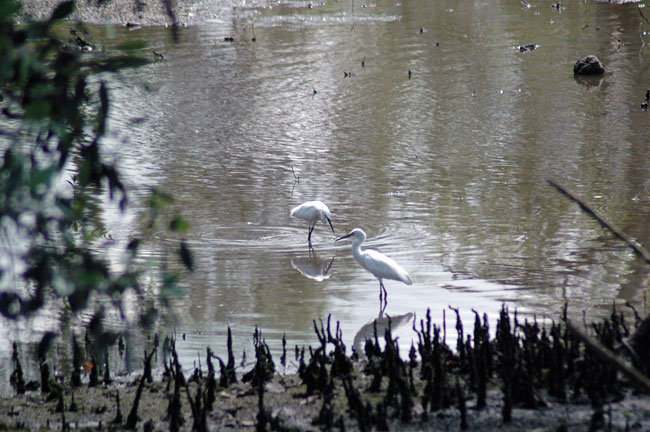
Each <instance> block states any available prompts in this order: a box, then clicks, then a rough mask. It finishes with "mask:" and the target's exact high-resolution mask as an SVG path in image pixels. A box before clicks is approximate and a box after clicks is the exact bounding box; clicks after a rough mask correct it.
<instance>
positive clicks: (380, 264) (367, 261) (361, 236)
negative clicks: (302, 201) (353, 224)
mask: <svg viewBox="0 0 650 432" xmlns="http://www.w3.org/2000/svg"><path fill="white" fill-rule="evenodd" d="M348 237H354V241H353V242H352V255H353V256H354V259H355V260H356V261H357V262H358V263H359V265H360V266H361V267H363V268H364V269H366V270H368V271H369V272H370V273H372V274H373V276H374V277H376V278H377V279H379V301H380V303H381V301H382V298H383V302H384V303H383V306H384V307H385V305H386V303H387V298H388V293H386V288H385V287H384V282H383V281H382V279H392V280H396V281H400V282H404V283H405V284H406V285H411V284H412V283H413V280H412V279H411V277H410V276H409V275H408V273H407V272H406V270H404V269H403V268H402V266H400V265H399V264H397V263H396V262H395V260H393V259H392V258H391V257H389V256H386V255H384V254H383V253H381V252H377V251H376V250H372V249H366V250H361V243H363V242H364V241H365V240H366V233H365V232H363V230H361V229H359V228H355V229H353V230H352V231H350V233H349V234H347V235H344V236H343V237H339V238H337V239H336V241H339V240H343V239H346V238H348Z"/></svg>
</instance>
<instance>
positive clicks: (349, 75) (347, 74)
mask: <svg viewBox="0 0 650 432" xmlns="http://www.w3.org/2000/svg"><path fill="white" fill-rule="evenodd" d="M354 76H356V74H355V73H354V72H343V78H352V77H354Z"/></svg>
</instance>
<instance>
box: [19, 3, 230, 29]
mask: <svg viewBox="0 0 650 432" xmlns="http://www.w3.org/2000/svg"><path fill="white" fill-rule="evenodd" d="M20 3H21V5H22V16H23V18H25V19H31V20H35V21H41V20H46V19H48V18H49V17H50V15H51V14H52V11H53V10H54V8H55V7H56V6H57V5H58V4H59V3H60V0H21V1H20ZM169 4H170V6H171V10H172V11H173V15H174V16H173V18H174V19H175V21H176V23H177V24H178V25H180V26H187V25H196V24H200V23H205V22H207V21H209V20H211V19H215V18H217V17H218V16H219V14H220V13H221V12H220V11H226V10H228V9H230V8H232V7H233V3H230V2H228V3H227V4H226V2H219V1H218V0H217V1H212V2H211V1H210V0H197V1H194V0H170V3H169ZM208 6H209V7H208ZM70 19H71V20H73V21H81V22H84V23H89V24H114V25H141V26H169V25H172V24H173V22H174V20H173V19H172V17H170V16H169V14H168V12H167V8H166V6H165V3H164V2H163V1H162V0H107V1H103V2H97V1H77V2H76V3H75V9H74V11H73V13H72V15H71V16H70Z"/></svg>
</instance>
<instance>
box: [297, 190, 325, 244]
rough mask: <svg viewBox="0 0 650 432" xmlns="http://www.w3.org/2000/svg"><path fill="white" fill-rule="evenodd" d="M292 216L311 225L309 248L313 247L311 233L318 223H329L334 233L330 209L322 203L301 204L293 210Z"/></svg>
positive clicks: (308, 239)
mask: <svg viewBox="0 0 650 432" xmlns="http://www.w3.org/2000/svg"><path fill="white" fill-rule="evenodd" d="M291 216H292V217H295V218H298V219H302V220H305V221H307V223H309V235H308V236H307V241H308V242H309V246H311V233H312V231H314V227H315V226H316V223H317V222H318V221H321V222H323V223H325V222H327V223H329V225H330V228H332V232H334V227H333V226H332V220H331V219H330V209H329V208H327V206H326V205H325V204H324V203H323V202H321V201H307V202H306V203H303V204H300V205H299V206H297V207H294V208H293V210H291Z"/></svg>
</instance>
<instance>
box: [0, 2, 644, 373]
mask: <svg viewBox="0 0 650 432" xmlns="http://www.w3.org/2000/svg"><path fill="white" fill-rule="evenodd" d="M636 7H637V6H636V5H623V6H614V5H609V4H598V3H592V2H587V3H584V2H573V3H571V4H569V5H568V6H567V7H566V8H565V9H563V10H561V11H558V10H556V9H553V8H551V7H550V3H549V4H547V3H543V2H542V3H538V4H535V3H533V6H532V7H531V8H523V7H522V5H521V3H519V2H498V1H497V2H495V1H489V2H488V1H485V2H482V1H472V2H464V1H453V0H452V1H443V2H430V1H424V0H422V1H405V2H403V3H400V2H394V1H383V0H380V1H378V2H376V3H373V2H368V3H366V4H363V3H361V2H350V1H347V0H345V1H343V0H342V1H330V0H327V1H326V2H324V3H320V2H315V3H313V4H312V3H305V2H284V3H277V2H270V3H269V4H268V6H266V7H259V8H241V7H239V8H233V9H232V10H231V11H228V14H226V15H225V16H224V15H223V13H222V14H221V15H219V16H220V17H221V18H215V19H214V20H213V21H211V22H208V23H205V24H204V25H201V26H195V27H187V28H182V29H181V32H180V41H179V43H177V44H175V43H174V42H173V41H172V39H171V36H170V32H169V29H165V28H142V29H139V30H135V31H128V30H127V29H122V28H114V27H113V28H106V27H101V26H98V27H92V28H91V30H92V32H93V35H94V37H95V38H96V40H99V41H101V43H102V44H104V45H105V46H106V49H107V50H108V51H110V50H111V47H113V46H117V45H119V44H120V43H122V42H123V41H125V40H131V39H133V38H139V39H142V40H145V41H146V42H147V43H148V44H149V46H150V48H152V49H155V50H156V51H158V52H162V53H163V54H164V56H165V59H164V61H159V62H155V63H152V64H150V65H148V66H146V67H143V68H140V69H137V70H132V71H128V72H125V73H122V74H121V75H120V76H118V77H115V76H107V77H105V79H107V81H108V84H109V88H110V91H111V93H110V95H111V100H112V105H111V120H110V130H111V134H110V138H109V139H108V140H106V142H105V144H106V145H107V146H108V147H109V148H110V150H111V154H112V155H113V157H115V158H116V159H117V160H118V161H119V165H120V166H121V168H122V171H123V173H124V174H125V177H126V180H127V182H128V184H129V186H130V187H131V189H132V195H131V210H130V211H129V212H127V213H126V214H122V213H120V212H119V211H118V210H116V209H115V208H114V206H111V205H108V206H106V207H105V209H104V212H103V214H102V215H101V216H102V217H103V218H104V220H105V223H106V228H107V230H108V233H109V235H110V238H112V239H113V240H115V242H116V246H115V247H114V248H112V249H110V250H109V251H110V252H109V256H110V257H111V259H112V261H113V262H114V264H115V265H116V266H118V265H119V262H120V261H119V251H120V250H121V248H123V247H124V245H125V244H126V243H127V242H128V241H129V239H131V238H132V237H135V236H138V235H139V233H140V230H141V228H142V226H143V224H142V223H141V222H140V219H139V217H140V214H141V211H142V210H143V208H144V199H145V197H146V196H147V194H148V191H149V190H150V188H151V187H156V188H159V189H161V190H164V191H166V192H169V193H170V194H172V195H173V196H174V197H175V200H176V201H175V204H174V208H175V209H177V210H179V211H180V212H181V213H182V214H183V216H184V217H186V218H187V219H188V220H189V222H190V224H191V227H192V229H191V231H190V232H189V233H188V234H187V235H186V236H185V239H186V241H187V243H188V245H189V246H190V247H191V249H192V251H193V252H194V257H195V264H196V270H195V271H194V272H193V273H192V274H187V275H186V276H185V277H184V278H183V279H182V282H181V288H182V290H181V292H180V293H178V295H177V296H174V297H172V298H171V300H170V302H169V304H170V306H169V308H163V307H162V305H161V304H159V302H158V300H157V295H156V289H155V286H156V284H155V281H151V282H150V283H148V284H147V283H145V286H146V287H147V293H145V294H144V295H141V296H138V295H135V294H133V295H130V296H129V297H127V298H126V299H125V300H124V304H125V309H126V310H127V312H128V314H127V315H128V317H129V320H128V322H127V323H126V324H125V323H121V322H120V320H119V318H118V317H117V315H109V320H108V325H109V327H110V326H111V325H112V326H114V327H116V328H118V329H122V330H124V331H126V333H127V334H128V337H127V342H128V345H129V347H130V349H129V352H130V353H131V354H130V355H127V356H126V357H125V358H126V360H125V361H124V363H123V366H124V367H125V368H126V369H127V370H130V369H138V368H140V367H141V357H142V351H143V349H142V347H143V345H145V344H147V343H148V342H147V341H150V338H151V335H152V334H153V333H158V334H160V335H161V336H165V335H170V334H172V333H175V334H176V335H177V338H178V343H177V348H178V349H179V352H180V355H181V359H182V361H183V363H184V365H186V366H187V367H191V366H192V364H193V363H194V362H196V360H197V358H198V356H199V355H201V356H203V357H204V352H205V351H204V350H205V347H206V346H210V347H211V348H212V349H213V350H215V351H216V352H217V353H218V354H219V355H223V354H224V352H225V347H226V334H227V328H228V326H230V327H231V329H232V332H233V337H234V348H235V354H236V356H237V357H238V359H239V358H241V354H242V353H243V351H244V350H245V351H246V353H247V356H248V359H249V360H250V359H252V357H253V351H252V345H251V343H252V342H251V341H252V334H253V332H254V329H255V328H256V327H258V328H259V329H261V330H262V331H263V335H264V337H265V338H266V341H267V343H268V344H269V345H270V346H271V348H272V350H273V352H274V353H275V355H276V356H278V355H279V353H280V350H281V339H282V336H283V335H286V339H287V345H288V347H289V348H290V349H293V347H294V346H295V345H298V346H303V345H309V344H312V345H313V344H314V342H315V341H316V336H315V333H314V330H313V320H314V319H316V320H319V319H323V320H326V318H327V317H328V315H331V320H332V323H333V325H335V323H336V322H339V323H340V326H341V329H342V332H343V337H344V340H345V342H346V344H347V345H348V346H352V345H353V344H354V342H355V336H357V334H358V333H359V332H363V331H366V332H367V331H368V329H369V327H368V326H367V324H368V323H371V322H372V321H373V319H375V318H377V315H378V312H379V299H378V294H379V285H378V282H377V281H376V279H374V278H373V277H372V275H370V274H369V273H367V272H365V271H364V270H363V269H362V268H361V267H359V265H357V263H356V262H355V261H354V260H353V258H352V255H351V252H350V244H349V243H348V242H339V243H335V242H334V238H335V235H334V234H332V232H331V231H330V230H329V228H328V227H326V226H324V225H320V224H319V225H318V226H317V227H316V230H315V231H314V234H313V246H314V251H313V252H310V251H309V249H308V247H307V226H306V224H304V223H303V222H302V221H298V220H295V219H291V218H290V217H289V211H290V209H291V208H292V207H293V206H295V205H297V204H299V203H301V202H304V201H308V200H313V199H319V200H322V201H324V202H326V203H327V204H328V205H329V208H330V210H331V212H332V222H333V224H334V228H335V229H336V235H343V234H345V233H347V232H348V231H349V230H350V229H352V228H355V227H360V228H362V229H364V230H365V231H366V233H367V234H368V241H367V243H366V246H367V247H372V248H376V249H378V250H380V251H382V252H384V253H386V254H388V255H390V256H392V257H393V258H394V259H395V260H396V261H397V262H399V263H400V264H401V265H402V266H403V267H404V268H405V269H407V271H408V272H409V273H410V275H411V276H412V278H413V280H414V284H413V285H412V286H406V285H403V284H401V283H400V282H395V281H387V282H386V288H387V290H388V307H387V309H386V314H388V315H390V316H392V317H402V318H401V319H400V322H401V323H402V324H403V326H402V327H401V328H400V329H398V330H397V331H396V335H398V336H399V337H400V343H402V344H405V345H406V346H405V348H408V345H410V341H411V340H412V338H413V337H414V334H415V333H414V332H413V330H412V323H413V318H412V316H410V315H408V314H410V313H414V314H415V319H416V320H417V321H418V322H419V320H420V319H422V318H423V317H424V316H425V314H426V311H427V309H428V308H430V310H431V314H432V317H433V320H434V322H435V323H437V324H441V323H442V318H443V314H445V315H446V317H447V329H448V338H455V331H454V332H453V334H452V332H450V331H449V329H452V328H453V326H454V324H455V315H454V312H453V310H451V309H450V308H449V307H450V306H451V307H454V308H458V309H459V311H460V313H461V316H462V317H463V319H464V320H465V322H466V325H468V326H469V325H471V323H472V322H473V317H474V315H473V313H472V309H474V310H476V311H478V312H479V313H481V314H483V313H485V314H487V316H488V318H489V319H490V321H491V324H492V327H494V323H495V320H496V317H497V315H498V313H499V310H500V309H501V307H502V305H503V304H506V305H508V307H509V308H511V310H514V309H516V310H517V311H518V312H519V313H521V314H522V315H525V316H528V317H532V316H533V315H535V316H537V317H539V318H544V319H557V317H558V316H559V313H560V311H561V310H562V307H563V305H564V304H565V303H568V306H569V313H570V314H571V315H572V316H574V317H580V319H582V316H583V313H584V314H585V316H586V318H587V319H596V318H600V317H603V316H606V315H607V314H609V312H610V310H611V307H612V304H614V303H617V304H619V305H620V304H623V303H624V302H625V301H630V302H632V303H633V304H635V305H636V306H637V307H638V308H642V307H643V298H644V294H643V293H644V289H645V286H646V285H645V279H646V276H647V274H648V266H647V265H644V264H643V263H642V262H641V261H640V260H639V259H638V258H636V257H635V256H634V255H633V254H632V253H631V252H630V251H629V250H628V249H627V248H626V247H624V246H623V245H622V243H621V242H620V241H618V240H616V239H614V238H613V236H612V235H610V234H609V233H608V232H606V231H604V230H603V229H602V228H601V227H600V226H599V225H598V224H597V223H596V222H595V221H594V220H592V219H591V218H590V217H588V216H587V215H586V214H585V213H584V212H582V211H581V210H580V209H579V207H578V206H577V205H575V204H574V203H572V202H570V201H568V200H567V199H566V198H565V197H563V196H562V195H560V194H559V193H558V192H557V191H556V190H554V189H553V188H552V187H551V186H549V184H548V183H547V182H546V180H547V179H555V180H556V181H558V182H559V183H561V184H564V185H566V186H568V187H570V188H572V189H573V190H574V191H576V193H577V194H579V195H580V196H581V197H583V198H584V199H585V200H587V201H588V202H590V203H592V204H593V206H594V207H595V208H596V209H597V210H598V211H600V212H602V213H603V214H604V215H605V217H606V218H608V219H609V220H610V221H612V222H614V223H615V224H618V225H619V226H620V227H621V228H622V229H623V230H624V231H625V232H627V233H628V234H629V235H630V236H631V237H633V238H636V239H638V240H639V241H640V242H641V243H644V244H650V230H649V229H648V224H647V221H648V213H649V212H650V193H649V189H648V188H649V185H650V179H649V177H648V174H647V173H648V172H650V171H649V169H648V168H649V167H648V165H649V164H650V148H649V147H648V136H649V134H648V132H649V131H650V128H649V127H648V124H649V121H650V120H649V117H648V116H649V115H650V114H649V113H647V112H644V111H642V110H641V109H640V103H641V102H642V101H643V99H644V97H645V90H646V87H647V86H648V84H649V83H650V79H649V78H650V77H649V76H648V71H649V70H650V68H648V60H647V59H648V55H649V53H650V51H648V48H647V47H643V45H642V42H643V39H642V37H643V35H641V36H640V34H639V28H640V27H639V21H640V16H639V13H638V11H637V10H636ZM253 23H254V26H253ZM253 28H254V32H253ZM227 36H232V37H233V38H234V42H227V41H225V40H224V37H227ZM253 36H255V39H256V40H255V41H252V40H251V39H252V37H253ZM526 44H536V45H537V48H536V49H535V50H533V51H530V52H521V51H520V50H519V46H520V45H526ZM587 54H595V55H597V56H598V57H599V58H600V59H601V60H602V61H603V63H604V64H605V67H606V69H607V74H606V75H605V76H604V77H602V78H599V79H592V80H579V79H575V78H574V77H573V73H572V71H573V64H574V63H575V61H576V60H577V59H578V58H580V57H582V56H584V55H587ZM145 55H148V51H147V52H146V53H145ZM409 72H410V76H409ZM292 168H293V170H294V172H292ZM294 173H295V176H297V177H299V181H296V178H295V177H294ZM173 241H174V239H172V238H170V237H168V234H166V233H165V232H164V231H160V232H159V233H157V234H154V242H153V244H152V243H150V247H149V249H148V252H147V254H148V256H149V257H150V259H151V262H153V263H156V262H158V261H159V260H160V259H161V257H163V254H164V251H165V250H166V249H168V248H171V247H172V246H173V244H174V243H173ZM167 253H171V252H170V251H167ZM149 303H152V304H156V305H157V306H159V307H160V308H161V309H160V310H161V314H160V315H159V319H158V320H157V322H156V324H155V325H154V327H153V328H152V329H150V330H148V331H147V332H145V334H144V335H143V334H142V333H141V332H140V331H139V330H138V328H139V327H138V321H137V319H136V317H137V314H138V312H139V311H141V310H143V309H145V308H146V307H147V305H148V304H149ZM621 307H622V306H621ZM111 317H114V318H113V319H112V321H111ZM409 318H410V320H409ZM82 320H83V318H82ZM59 322H63V323H64V325H63V338H62V339H66V338H68V339H69V337H70V334H71V333H79V331H78V330H77V329H75V328H74V326H75V325H77V324H75V322H74V321H70V320H69V319H68V317H67V316H66V315H65V313H64V314H63V315H62V314H61V313H60V312H57V311H56V310H48V311H45V312H44V313H43V314H42V315H41V316H40V317H38V318H36V319H33V320H31V321H29V322H26V323H21V324H19V325H18V324H11V323H3V324H2V326H3V327H4V328H5V329H6V332H7V334H8V335H9V337H8V339H6V340H3V341H2V342H1V344H2V345H0V355H1V357H2V358H3V359H8V358H10V353H11V347H10V345H9V343H10V341H13V340H17V341H22V342H30V343H31V342H36V341H38V340H39V339H40V337H41V336H42V334H43V332H44V331H45V330H48V329H51V328H52V327H58V326H60V325H61V324H52V323H59ZM71 322H72V323H71ZM71 327H72V328H71ZM362 329H363V330H362ZM361 334H363V333H361ZM366 334H367V333H366ZM358 341H359V337H358V338H357V342H358ZM59 355H60V356H61V357H65V353H59ZM290 358H291V356H290ZM276 360H277V359H276ZM120 361H121V360H120ZM2 363H3V364H5V366H3V367H2V369H3V370H4V373H5V375H7V376H8V374H9V373H10V370H9V363H10V362H5V361H3V362H2ZM117 367H118V368H119V367H120V366H117Z"/></svg>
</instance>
